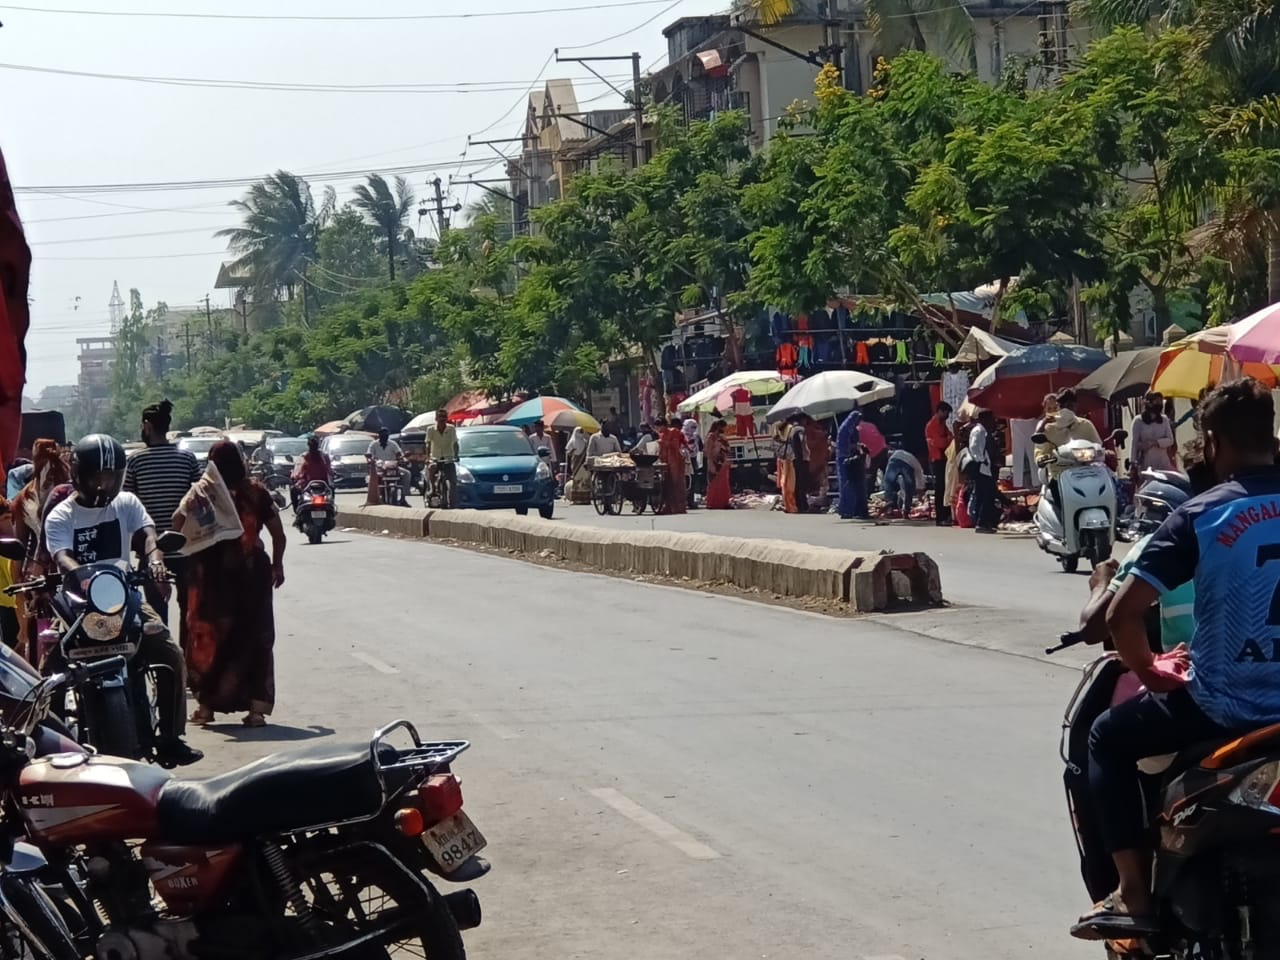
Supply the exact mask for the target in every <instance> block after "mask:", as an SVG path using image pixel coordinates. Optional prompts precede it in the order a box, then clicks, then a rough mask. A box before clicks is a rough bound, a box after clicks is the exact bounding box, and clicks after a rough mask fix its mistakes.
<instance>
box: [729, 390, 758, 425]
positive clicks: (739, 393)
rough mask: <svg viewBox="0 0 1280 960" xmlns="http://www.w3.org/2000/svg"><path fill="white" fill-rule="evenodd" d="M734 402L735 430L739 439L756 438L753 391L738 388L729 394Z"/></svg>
mask: <svg viewBox="0 0 1280 960" xmlns="http://www.w3.org/2000/svg"><path fill="white" fill-rule="evenodd" d="M729 399H730V400H732V401H733V420H734V430H735V432H736V433H737V435H738V436H739V437H750V436H754V435H755V432H756V420H755V413H754V411H753V410H752V409H751V391H750V390H748V389H747V388H746V387H738V388H737V389H735V390H734V391H733V392H732V393H730V394H729Z"/></svg>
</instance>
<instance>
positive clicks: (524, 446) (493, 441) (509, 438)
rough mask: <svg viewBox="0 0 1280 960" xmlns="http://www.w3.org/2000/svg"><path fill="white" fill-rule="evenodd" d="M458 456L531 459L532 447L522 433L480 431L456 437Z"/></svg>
mask: <svg viewBox="0 0 1280 960" xmlns="http://www.w3.org/2000/svg"><path fill="white" fill-rule="evenodd" d="M458 454H459V456H463V457H531V456H533V447H532V446H530V444H529V438H528V437H526V436H525V435H524V434H523V433H514V432H509V431H506V430H502V431H497V430H481V431H480V432H478V433H461V434H459V435H458Z"/></svg>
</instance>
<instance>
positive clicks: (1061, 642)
mask: <svg viewBox="0 0 1280 960" xmlns="http://www.w3.org/2000/svg"><path fill="white" fill-rule="evenodd" d="M1080 643H1084V634H1083V633H1081V632H1080V631H1079V630H1072V631H1070V632H1069V633H1064V634H1063V635H1062V636H1060V637H1059V638H1058V645H1057V646H1056V647H1045V648H1044V652H1045V656H1050V657H1051V656H1053V655H1054V654H1055V653H1061V652H1062V651H1063V650H1069V649H1070V648H1071V647H1074V646H1076V645H1077V644H1080Z"/></svg>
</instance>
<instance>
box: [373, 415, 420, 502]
mask: <svg viewBox="0 0 1280 960" xmlns="http://www.w3.org/2000/svg"><path fill="white" fill-rule="evenodd" d="M366 456H368V458H369V459H370V460H371V461H373V462H374V463H376V464H379V465H383V469H388V470H389V469H392V468H394V469H395V470H396V471H397V472H398V474H399V476H400V499H401V500H402V501H404V502H406V503H407V502H408V501H409V480H410V478H411V476H412V474H410V473H409V471H408V470H407V469H405V466H404V451H403V450H401V449H400V444H398V443H396V442H395V441H394V440H392V439H391V431H390V430H388V429H387V428H386V427H383V428H382V429H381V430H379V431H378V439H377V440H374V441H373V442H372V443H370V444H369V451H368V453H367V454H366Z"/></svg>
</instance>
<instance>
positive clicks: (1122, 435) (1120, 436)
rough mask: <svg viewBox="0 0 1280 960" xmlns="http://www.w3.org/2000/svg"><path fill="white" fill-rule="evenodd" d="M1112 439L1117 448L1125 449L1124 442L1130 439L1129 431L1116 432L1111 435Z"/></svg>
mask: <svg viewBox="0 0 1280 960" xmlns="http://www.w3.org/2000/svg"><path fill="white" fill-rule="evenodd" d="M1111 439H1112V440H1114V441H1115V443H1116V446H1117V447H1123V446H1124V442H1125V441H1126V440H1128V439H1129V431H1128V430H1116V431H1115V432H1114V433H1112V434H1111Z"/></svg>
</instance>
